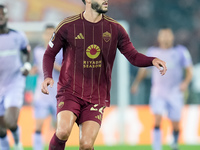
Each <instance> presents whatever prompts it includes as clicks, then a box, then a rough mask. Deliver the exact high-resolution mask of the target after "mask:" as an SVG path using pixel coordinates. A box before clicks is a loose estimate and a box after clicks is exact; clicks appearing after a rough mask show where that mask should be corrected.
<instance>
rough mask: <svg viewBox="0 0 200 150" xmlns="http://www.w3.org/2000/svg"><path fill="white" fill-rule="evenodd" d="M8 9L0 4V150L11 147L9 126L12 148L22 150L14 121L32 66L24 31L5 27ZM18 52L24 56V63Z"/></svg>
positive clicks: (17, 115)
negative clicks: (10, 133) (12, 139)
mask: <svg viewBox="0 0 200 150" xmlns="http://www.w3.org/2000/svg"><path fill="white" fill-rule="evenodd" d="M7 11H8V10H7V8H6V6H5V5H0V149H1V150H9V149H10V146H9V141H8V137H7V129H9V130H10V131H11V132H12V135H13V138H14V142H15V145H14V149H15V150H22V149H23V147H22V144H21V143H20V138H19V137H20V130H19V127H18V125H17V121H18V117H19V112H20V108H21V107H22V105H23V99H24V88H25V76H26V75H28V73H29V71H30V69H31V64H30V63H29V61H30V46H29V45H28V40H27V38H26V37H25V35H24V34H23V33H21V32H18V31H15V30H12V29H9V28H8V27H7V22H8V12H7ZM21 54H23V55H25V57H24V58H25V59H26V60H25V63H24V64H23V62H22V58H21Z"/></svg>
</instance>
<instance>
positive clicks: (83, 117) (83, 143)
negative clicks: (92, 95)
mask: <svg viewBox="0 0 200 150" xmlns="http://www.w3.org/2000/svg"><path fill="white" fill-rule="evenodd" d="M80 101H82V105H81V106H82V109H81V113H80V116H79V118H78V119H77V123H78V124H79V126H80V150H93V149H94V148H93V146H94V142H95V140H96V137H97V134H98V132H99V129H100V126H101V121H102V118H103V112H104V108H105V107H104V106H103V105H98V104H91V103H88V102H86V101H83V100H80Z"/></svg>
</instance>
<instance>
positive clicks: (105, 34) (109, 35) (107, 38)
mask: <svg viewBox="0 0 200 150" xmlns="http://www.w3.org/2000/svg"><path fill="white" fill-rule="evenodd" d="M103 39H104V41H105V42H109V41H110V39H111V33H109V32H108V31H106V32H104V33H103Z"/></svg>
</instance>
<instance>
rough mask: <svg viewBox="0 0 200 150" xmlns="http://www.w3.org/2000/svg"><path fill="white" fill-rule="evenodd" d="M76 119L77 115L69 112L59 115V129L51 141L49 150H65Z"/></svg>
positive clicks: (62, 112) (65, 111)
mask: <svg viewBox="0 0 200 150" xmlns="http://www.w3.org/2000/svg"><path fill="white" fill-rule="evenodd" d="M76 118H77V117H76V115H75V114H74V113H73V112H71V111H68V110H64V111H61V112H59V113H58V114H57V129H56V133H55V134H54V135H53V137H52V139H51V141H50V144H49V150H64V148H65V143H66V141H67V140H68V138H69V135H70V133H71V130H72V127H73V125H74V123H75V121H76Z"/></svg>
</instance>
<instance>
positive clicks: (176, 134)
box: [173, 130, 179, 144]
mask: <svg viewBox="0 0 200 150" xmlns="http://www.w3.org/2000/svg"><path fill="white" fill-rule="evenodd" d="M173 137H174V144H177V143H178V137H179V131H178V130H177V131H175V130H174V131H173Z"/></svg>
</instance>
